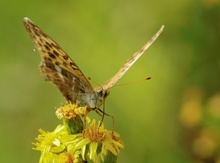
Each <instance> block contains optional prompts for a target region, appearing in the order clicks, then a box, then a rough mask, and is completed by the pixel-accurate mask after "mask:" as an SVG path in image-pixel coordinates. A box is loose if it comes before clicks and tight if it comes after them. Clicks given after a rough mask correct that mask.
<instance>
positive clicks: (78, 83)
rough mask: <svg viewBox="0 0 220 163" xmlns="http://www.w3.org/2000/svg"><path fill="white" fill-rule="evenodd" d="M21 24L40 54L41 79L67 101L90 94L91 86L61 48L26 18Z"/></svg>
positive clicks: (73, 100)
mask: <svg viewBox="0 0 220 163" xmlns="http://www.w3.org/2000/svg"><path fill="white" fill-rule="evenodd" d="M23 23H24V26H25V28H26V30H27V32H28V33H29V34H30V36H31V38H32V39H33V42H34V44H35V49H36V50H37V51H38V52H39V53H40V57H41V64H40V70H41V72H42V74H43V77H44V78H45V79H46V80H48V81H51V82H52V83H54V84H55V85H56V86H57V87H58V89H59V90H60V92H61V93H62V94H63V95H64V97H65V98H66V99H67V100H68V101H69V100H70V101H72V102H75V101H76V100H78V99H79V98H81V96H87V95H89V94H91V93H92V92H93V89H92V86H91V84H90V83H89V81H88V80H87V78H86V77H85V75H84V74H83V73H82V71H81V70H80V69H79V67H78V66H77V65H76V64H75V63H74V62H73V61H72V60H71V58H70V57H69V56H68V55H67V54H66V53H65V52H64V51H63V50H62V48H61V47H60V46H59V45H58V44H57V43H56V42H55V41H53V39H51V38H50V37H49V36H48V35H47V34H45V33H44V32H43V31H42V30H41V29H40V28H39V27H38V26H36V25H35V24H33V22H32V21H31V20H29V19H28V18H24V21H23Z"/></svg>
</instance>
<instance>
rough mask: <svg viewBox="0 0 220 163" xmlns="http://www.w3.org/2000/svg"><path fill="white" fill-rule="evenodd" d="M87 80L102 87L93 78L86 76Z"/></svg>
mask: <svg viewBox="0 0 220 163" xmlns="http://www.w3.org/2000/svg"><path fill="white" fill-rule="evenodd" d="M88 80H90V81H92V82H93V83H94V84H96V85H97V86H99V87H102V85H101V84H99V83H97V82H95V81H94V80H92V78H90V77H88Z"/></svg>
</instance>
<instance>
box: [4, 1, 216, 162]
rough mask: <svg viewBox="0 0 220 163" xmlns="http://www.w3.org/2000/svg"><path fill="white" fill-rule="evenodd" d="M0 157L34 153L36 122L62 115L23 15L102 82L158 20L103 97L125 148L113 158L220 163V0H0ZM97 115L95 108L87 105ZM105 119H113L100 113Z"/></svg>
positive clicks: (51, 123)
mask: <svg viewBox="0 0 220 163" xmlns="http://www.w3.org/2000/svg"><path fill="white" fill-rule="evenodd" d="M0 13H1V14H0V18H1V21H0V24H1V30H0V47H1V48H0V59H1V64H0V74H1V84H0V113H1V114H0V115H1V118H0V122H1V123H0V124H1V134H0V144H1V148H0V150H1V151H0V153H1V157H0V162H7V163H8V162H11V163H12V162H22V163H24V162H25V163H30V162H38V159H39V155H40V153H39V152H38V151H33V150H32V149H31V148H32V147H33V145H32V144H31V143H32V142H35V137H37V135H38V129H39V128H42V129H44V130H46V131H52V130H54V128H55V127H56V125H57V124H59V123H61V122H60V121H59V120H57V118H56V117H55V114H54V112H55V109H54V108H55V107H59V106H60V104H61V103H65V100H64V98H63V97H62V96H61V94H60V93H59V92H58V91H57V90H56V88H55V87H54V86H53V85H52V84H49V83H46V82H44V81H43V79H42V77H41V75H40V73H39V70H38V68H37V65H38V64H39V61H40V59H39V56H38V53H36V52H33V48H34V46H33V44H32V41H31V39H30V37H29V35H28V34H27V33H26V31H25V29H24V27H23V24H22V20H23V18H24V17H26V16H27V17H29V18H30V19H31V20H32V21H33V22H34V23H35V24H37V25H38V26H40V27H41V28H42V29H43V30H44V31H45V32H46V33H48V34H49V35H50V36H51V37H52V38H53V39H54V40H56V41H57V42H58V43H59V44H60V45H61V46H62V47H63V49H64V50H65V51H66V52H67V53H68V54H69V55H70V56H71V58H72V59H73V60H74V61H75V62H76V63H77V64H78V66H79V67H80V68H81V69H82V71H83V72H84V74H85V75H86V76H89V77H91V78H92V79H93V80H94V81H96V82H97V83H100V84H102V83H104V82H105V81H106V80H107V79H109V78H110V77H111V76H113V75H114V73H116V72H117V71H118V69H119V68H120V67H121V66H122V64H123V63H124V62H125V61H126V60H127V59H129V58H130V57H131V56H132V54H133V53H134V52H136V51H137V50H139V49H140V48H141V47H142V46H143V45H144V44H145V43H146V42H147V41H148V40H149V39H150V38H151V37H152V36H153V34H154V33H155V32H156V31H157V30H158V29H159V28H160V27H161V25H163V24H164V25H165V29H164V31H163V33H162V34H161V36H160V37H159V38H158V39H157V40H156V42H155V43H154V44H153V45H152V46H151V47H150V49H149V50H148V51H147V52H146V54H144V55H143V56H142V57H141V58H140V60H138V61H137V62H136V63H135V65H134V66H133V67H132V68H131V69H130V70H129V71H128V72H127V73H126V75H124V77H123V78H122V79H121V80H120V81H119V82H118V84H123V83H127V82H131V81H136V80H139V79H142V78H144V77H147V76H151V77H152V80H150V81H146V82H140V83H137V84H132V85H128V86H122V87H116V88H113V89H112V90H111V94H110V95H109V97H108V98H107V100H106V112H107V113H109V114H111V115H113V116H114V117H115V130H116V131H117V132H119V133H120V135H121V138H122V139H123V141H124V144H125V148H124V149H122V150H121V153H120V155H119V157H118V162H121V163H122V162H126V163H130V162H131V163H132V162H137V163H139V162H140V163H142V162H149V163H160V162H163V163H177V162H178V163H186V162H197V163H203V162H205V163H206V162H207V163H208V162H209V163H212V162H213V163H214V162H215V163H217V162H220V159H219V157H220V154H219V153H220V150H219V140H220V139H219V138H220V134H219V132H220V130H219V129H220V120H219V118H220V1H219V0H194V1H192V0H184V1H176V0H167V1H155V0H148V1H144V0H136V1H133V0H120V1H115V0H111V1H101V0H94V1H84V0H81V1H75V0H73V1H63V2H62V1H56V0H55V1H52V0H48V1H43V0H38V1H24V0H20V1H1V2H0ZM91 115H95V113H91ZM105 124H106V125H107V127H108V128H111V125H112V121H111V118H108V117H106V118H105Z"/></svg>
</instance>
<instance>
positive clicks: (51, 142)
mask: <svg viewBox="0 0 220 163" xmlns="http://www.w3.org/2000/svg"><path fill="white" fill-rule="evenodd" d="M39 132H40V135H39V136H38V138H36V140H37V141H38V142H37V143H33V144H34V145H35V146H36V148H34V149H35V150H39V151H41V158H40V163H50V162H58V160H59V159H60V156H59V155H60V153H65V152H67V149H73V147H74V146H75V144H74V138H75V137H74V136H73V135H68V132H67V130H66V127H65V126H63V125H59V126H57V128H56V129H55V130H54V131H53V132H45V131H44V130H42V129H40V130H39ZM72 153H73V154H74V151H72ZM72 158H74V155H72V156H71V154H69V155H68V159H72Z"/></svg>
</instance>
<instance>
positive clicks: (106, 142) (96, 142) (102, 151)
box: [75, 120, 124, 162]
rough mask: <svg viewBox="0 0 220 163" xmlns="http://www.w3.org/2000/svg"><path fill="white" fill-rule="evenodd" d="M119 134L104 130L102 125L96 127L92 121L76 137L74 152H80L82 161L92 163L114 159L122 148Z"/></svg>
mask: <svg viewBox="0 0 220 163" xmlns="http://www.w3.org/2000/svg"><path fill="white" fill-rule="evenodd" d="M119 137H120V136H119V134H118V133H116V132H112V131H110V130H106V129H105V128H104V124H103V123H102V124H100V122H98V124H97V125H96V121H95V120H93V121H92V123H91V124H89V126H88V128H86V129H84V131H83V133H81V134H77V135H76V139H75V142H76V146H75V148H76V150H78V149H81V150H82V157H83V159H84V160H87V159H89V160H92V161H93V162H104V160H105V158H109V157H110V158H112V159H114V160H115V159H116V158H117V157H116V156H117V155H118V154H119V152H120V149H121V148H123V147H124V145H123V143H122V141H121V140H120V139H119Z"/></svg>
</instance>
